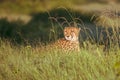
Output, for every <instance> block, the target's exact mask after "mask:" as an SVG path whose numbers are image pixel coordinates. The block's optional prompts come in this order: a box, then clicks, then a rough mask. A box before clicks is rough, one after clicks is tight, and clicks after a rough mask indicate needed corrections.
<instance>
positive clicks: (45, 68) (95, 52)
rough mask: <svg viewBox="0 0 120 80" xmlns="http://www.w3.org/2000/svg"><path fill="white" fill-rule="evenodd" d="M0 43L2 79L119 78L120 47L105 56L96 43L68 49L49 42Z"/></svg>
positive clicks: (84, 79) (0, 73)
mask: <svg viewBox="0 0 120 80" xmlns="http://www.w3.org/2000/svg"><path fill="white" fill-rule="evenodd" d="M0 44H1V45H0V62H1V63H0V79H1V80H47V79H48V80H119V79H118V77H117V76H116V74H117V73H118V72H117V71H116V69H115V68H114V65H115V63H116V62H118V61H120V55H119V53H120V50H118V51H112V50H111V52H110V55H107V56H105V55H104V54H103V53H104V52H103V51H102V49H101V48H99V47H96V46H95V45H94V46H90V45H89V49H81V51H80V52H68V53H66V52H61V51H59V50H56V49H54V48H51V47H47V46H46V47H43V46H41V47H34V48H33V47H31V46H26V47H25V46H20V47H14V46H12V45H11V43H9V42H8V41H1V42H0ZM6 45H7V46H6ZM117 69H118V68H117Z"/></svg>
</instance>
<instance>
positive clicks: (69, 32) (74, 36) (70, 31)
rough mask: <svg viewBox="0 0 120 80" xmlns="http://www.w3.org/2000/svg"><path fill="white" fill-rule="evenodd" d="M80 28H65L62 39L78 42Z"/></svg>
mask: <svg viewBox="0 0 120 80" xmlns="http://www.w3.org/2000/svg"><path fill="white" fill-rule="evenodd" d="M79 31H80V28H77V27H65V29H64V37H65V39H66V40H69V41H78V36H79Z"/></svg>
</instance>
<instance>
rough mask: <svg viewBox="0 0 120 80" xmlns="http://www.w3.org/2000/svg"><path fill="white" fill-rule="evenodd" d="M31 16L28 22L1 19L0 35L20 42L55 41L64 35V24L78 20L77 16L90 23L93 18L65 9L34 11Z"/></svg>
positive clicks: (71, 23) (72, 23) (70, 23)
mask: <svg viewBox="0 0 120 80" xmlns="http://www.w3.org/2000/svg"><path fill="white" fill-rule="evenodd" d="M31 16H32V19H31V20H30V21H29V22H28V23H27V24H25V23H24V22H22V21H20V20H17V21H13V22H9V21H7V19H1V20H0V37H1V38H2V39H9V40H11V41H15V42H16V43H19V44H22V43H24V44H25V43H32V44H35V43H39V42H50V41H55V40H56V39H58V38H61V37H63V32H62V31H63V28H64V26H69V25H74V22H78V21H76V20H75V18H81V19H82V20H83V22H84V21H85V22H88V23H89V22H90V18H91V15H85V14H84V15H83V14H81V13H79V12H77V11H73V10H68V11H66V10H65V9H54V10H51V11H49V12H41V13H36V14H35V13H33V14H31ZM78 23H79V22H78Z"/></svg>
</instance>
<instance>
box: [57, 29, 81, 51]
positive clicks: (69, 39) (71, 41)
mask: <svg viewBox="0 0 120 80" xmlns="http://www.w3.org/2000/svg"><path fill="white" fill-rule="evenodd" d="M79 31H80V28H78V27H65V28H64V38H61V39H59V40H57V41H56V42H55V45H56V46H57V49H61V50H63V51H79V40H78V36H79Z"/></svg>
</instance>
